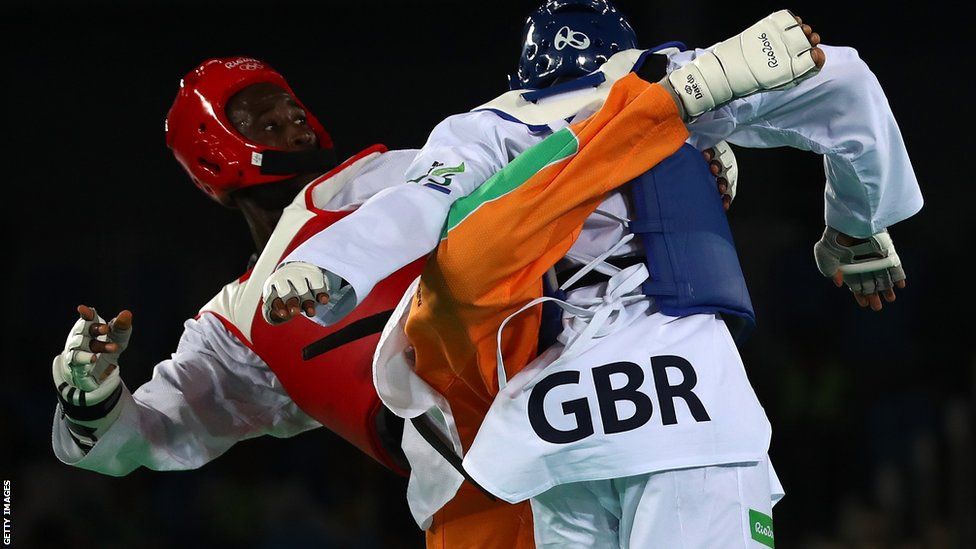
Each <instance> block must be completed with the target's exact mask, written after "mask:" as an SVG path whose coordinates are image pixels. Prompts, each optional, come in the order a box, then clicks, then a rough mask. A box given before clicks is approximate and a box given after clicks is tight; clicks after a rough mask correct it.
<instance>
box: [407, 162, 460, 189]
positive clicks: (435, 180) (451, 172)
mask: <svg viewBox="0 0 976 549" xmlns="http://www.w3.org/2000/svg"><path fill="white" fill-rule="evenodd" d="M460 173H464V162H461V163H460V164H458V165H457V166H444V163H443V162H434V163H433V164H432V165H431V167H430V169H429V170H427V173H425V174H424V175H422V176H420V177H418V178H417V179H410V180H408V182H409V183H420V182H421V181H422V180H423V181H424V183H428V184H433V185H440V186H442V187H447V186H448V185H450V184H451V179H452V178H453V177H454V176H455V175H458V174H460Z"/></svg>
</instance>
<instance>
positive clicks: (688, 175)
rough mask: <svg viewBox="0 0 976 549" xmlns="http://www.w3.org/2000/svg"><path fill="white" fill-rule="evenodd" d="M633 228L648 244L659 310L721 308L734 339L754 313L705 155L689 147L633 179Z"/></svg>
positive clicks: (651, 287) (678, 312) (648, 286)
mask: <svg viewBox="0 0 976 549" xmlns="http://www.w3.org/2000/svg"><path fill="white" fill-rule="evenodd" d="M630 195H631V199H632V206H633V218H634V219H633V220H632V221H631V222H630V230H631V232H633V233H635V234H636V235H637V236H638V237H639V238H640V239H641V241H642V243H643V245H644V250H645V253H646V254H647V269H648V272H649V273H650V275H651V277H650V278H649V279H648V280H647V281H646V282H644V285H643V290H644V294H645V295H648V296H652V297H654V299H655V301H656V302H657V304H658V306H659V307H660V310H661V312H662V313H664V314H666V315H668V316H686V315H691V314H696V313H720V314H722V316H723V317H724V318H725V319H726V321H727V322H728V323H729V327H730V330H731V331H732V333H733V336H735V337H736V340H737V341H738V340H741V339H742V338H743V337H745V336H746V335H747V333H748V332H750V331H751V330H752V328H753V327H755V324H756V313H755V311H754V310H753V308H752V299H751V298H750V297H749V290H748V289H747V288H746V280H745V276H743V274H742V267H741V266H740V265H739V256H738V254H737V253H736V250H735V243H734V242H733V241H732V231H731V230H730V229H729V222H728V219H727V218H726V215H725V211H724V210H723V209H722V199H721V197H720V196H719V194H718V192H716V188H715V177H714V176H713V175H712V174H711V172H710V171H709V168H708V164H707V163H706V162H705V160H704V158H702V155H701V152H699V151H698V150H697V149H695V148H694V147H692V146H691V145H688V144H685V145H683V146H682V147H681V149H679V150H678V152H676V153H675V154H673V155H672V156H670V157H668V158H666V159H665V160H663V161H662V162H661V163H659V164H658V165H657V166H655V167H654V168H653V169H651V170H650V171H648V172H647V173H645V174H644V175H642V176H640V177H638V178H637V179H635V180H634V181H632V182H631V183H630Z"/></svg>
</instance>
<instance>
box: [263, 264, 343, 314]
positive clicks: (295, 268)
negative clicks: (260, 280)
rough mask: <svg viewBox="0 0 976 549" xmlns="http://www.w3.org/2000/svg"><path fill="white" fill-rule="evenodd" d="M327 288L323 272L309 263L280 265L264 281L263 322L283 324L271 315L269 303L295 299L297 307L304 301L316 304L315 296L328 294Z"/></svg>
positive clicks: (326, 280) (328, 288) (327, 282)
mask: <svg viewBox="0 0 976 549" xmlns="http://www.w3.org/2000/svg"><path fill="white" fill-rule="evenodd" d="M329 286H330V284H329V280H328V278H326V273H325V271H323V270H322V269H321V268H319V267H317V266H315V265H312V264H311V263H305V262H303V261H294V262H291V263H285V264H284V265H280V266H279V267H278V268H277V269H276V270H275V272H274V273H272V274H271V276H269V277H268V279H267V280H265V281H264V289H263V291H262V292H261V293H262V296H263V297H264V307H263V311H264V320H265V321H267V322H268V324H281V323H282V322H285V321H284V320H282V319H280V318H277V317H275V316H273V315H272V314H271V312H272V309H271V303H272V302H273V301H274V300H275V299H277V298H281V300H282V301H284V302H285V303H288V300H289V299H291V298H293V297H296V298H298V303H299V306H301V304H302V303H304V302H306V301H311V302H313V303H316V304H318V300H317V296H318V295H319V294H329V290H330V287H329ZM330 297H331V296H330Z"/></svg>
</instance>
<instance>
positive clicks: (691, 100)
mask: <svg viewBox="0 0 976 549" xmlns="http://www.w3.org/2000/svg"><path fill="white" fill-rule="evenodd" d="M813 48H814V46H812V45H811V44H810V40H809V39H808V38H807V36H806V34H804V33H803V28H802V27H801V26H800V25H799V24H798V23H797V22H796V19H795V18H794V17H793V14H792V13H791V12H790V11H789V10H781V11H778V12H776V13H774V14H772V15H770V16H768V17H766V18H764V19H762V20H761V21H759V22H758V23H756V24H755V25H753V26H751V27H749V28H748V29H746V30H745V31H744V32H742V33H741V34H739V35H738V36H735V37H733V38H730V39H728V40H726V41H724V42H722V43H720V44H719V45H717V46H715V48H713V49H712V50H711V51H709V52H707V53H705V54H702V55H701V56H699V57H698V58H697V59H695V60H694V61H692V62H691V63H689V64H687V65H685V66H684V67H681V68H680V69H678V70H676V71H674V72H672V73H671V74H670V75H668V82H669V83H670V84H671V87H672V88H674V91H675V93H677V94H678V97H680V98H681V102H682V104H683V105H684V108H685V111H686V112H687V113H688V116H689V117H690V118H695V117H697V116H700V115H702V114H703V113H705V112H708V111H710V110H712V109H715V108H716V107H720V106H722V105H724V104H726V103H728V102H729V101H732V100H733V99H738V98H740V97H745V96H747V95H752V94H754V93H758V92H763V91H769V90H781V89H786V88H792V87H793V86H795V85H797V83H799V82H800V81H801V80H804V79H806V78H809V77H811V76H813V75H815V74H816V73H817V72H819V69H817V67H816V65H815V64H814V62H813V55H812V53H811V50H812V49H813Z"/></svg>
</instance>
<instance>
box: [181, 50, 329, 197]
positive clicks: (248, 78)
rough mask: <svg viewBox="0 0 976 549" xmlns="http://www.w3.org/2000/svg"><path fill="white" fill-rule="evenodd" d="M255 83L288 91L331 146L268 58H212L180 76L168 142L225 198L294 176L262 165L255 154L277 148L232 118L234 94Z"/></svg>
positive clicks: (204, 185) (199, 180)
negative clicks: (229, 110)
mask: <svg viewBox="0 0 976 549" xmlns="http://www.w3.org/2000/svg"><path fill="white" fill-rule="evenodd" d="M254 84H272V85H274V86H277V87H279V88H281V89H283V90H285V91H286V92H288V94H289V95H291V96H292V97H293V98H295V101H296V102H297V103H298V105H299V106H300V107H301V108H302V110H304V111H305V117H306V123H307V124H308V127H309V128H311V129H312V131H313V132H314V133H315V136H316V137H317V138H318V143H319V147H320V148H321V149H323V150H329V151H331V149H332V138H331V137H330V136H329V134H328V133H327V132H326V131H325V128H323V127H322V124H321V123H319V121H318V120H317V119H316V118H315V117H314V116H312V113H310V112H309V111H308V109H307V108H305V106H304V105H303V104H302V103H301V102H300V101H299V100H298V98H297V97H295V93H294V92H293V91H292V89H291V86H289V85H288V82H287V81H285V78H284V77H283V76H281V74H279V73H278V72H277V71H275V70H274V69H272V68H271V67H270V66H268V64H267V63H264V62H263V61H260V60H258V59H254V58H253V57H229V58H219V59H208V60H206V61H204V62H203V63H201V64H200V65H199V66H198V67H197V68H195V69H193V70H192V71H190V72H189V73H188V74H187V75H186V76H184V77H183V80H181V81H180V91H179V93H178V94H177V95H176V99H175V100H174V101H173V106H172V107H170V110H169V113H168V114H167V116H166V145H167V146H169V148H170V149H172V150H173V155H174V156H176V159H177V160H178V161H179V162H180V164H182V165H183V168H184V169H185V170H186V172H187V174H189V176H190V179H192V180H193V183H194V184H196V186H197V187H199V188H200V189H201V190H202V191H203V192H205V193H207V194H208V195H209V196H210V197H211V198H213V199H214V200H216V201H218V202H221V203H225V202H226V199H227V195H228V193H230V192H232V191H235V190H237V189H242V188H244V187H251V186H254V185H262V184H264V183H273V182H276V181H282V180H284V179H288V178H289V177H292V176H294V175H295V174H280V173H274V174H272V173H269V171H268V170H266V169H265V170H263V169H262V166H261V165H260V164H261V162H256V161H255V159H261V158H263V156H265V155H267V154H272V152H273V151H275V149H273V148H271V147H267V146H264V145H260V144H258V143H254V142H253V141H250V140H248V139H247V138H245V137H244V136H243V135H241V134H240V133H238V131H237V129H236V128H235V127H234V125H233V124H232V123H231V121H230V120H229V119H228V118H227V112H226V109H227V102H228V101H229V100H230V98H231V97H233V96H234V94H236V93H237V92H239V91H241V90H243V89H244V88H246V87H248V86H251V85H254ZM281 154H288V153H285V152H281Z"/></svg>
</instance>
